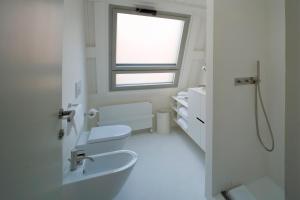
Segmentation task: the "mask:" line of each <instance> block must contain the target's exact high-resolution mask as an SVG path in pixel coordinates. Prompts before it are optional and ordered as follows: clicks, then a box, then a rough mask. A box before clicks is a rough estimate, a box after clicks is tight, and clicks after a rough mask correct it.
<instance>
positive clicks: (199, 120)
mask: <svg viewBox="0 0 300 200" xmlns="http://www.w3.org/2000/svg"><path fill="white" fill-rule="evenodd" d="M196 119H197V120H199V121H200V122H201V123H202V124H205V122H204V121H203V120H201V119H200V118H199V117H196Z"/></svg>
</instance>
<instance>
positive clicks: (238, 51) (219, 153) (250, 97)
mask: <svg viewBox="0 0 300 200" xmlns="http://www.w3.org/2000/svg"><path fill="white" fill-rule="evenodd" d="M209 6H210V7H209V8H208V9H213V11H209V12H208V13H209V14H213V28H211V30H213V38H212V40H213V41H212V42H213V47H210V49H213V55H211V56H210V57H209V59H211V60H209V61H208V64H209V65H208V70H209V74H211V75H210V78H213V81H212V82H211V81H209V84H210V85H209V88H212V89H213V93H212V94H211V95H209V97H210V98H212V96H213V99H208V101H213V104H212V106H210V107H209V110H208V112H213V113H212V114H210V115H212V119H213V122H212V125H211V126H212V127H208V130H209V131H208V132H207V134H208V143H209V146H210V147H209V148H210V149H211V151H212V155H208V158H207V160H208V162H211V163H208V165H211V170H212V171H211V173H210V177H211V180H208V181H207V182H208V183H210V182H211V187H212V188H211V192H212V193H213V194H217V193H219V192H220V191H222V190H224V189H228V188H231V187H233V186H235V185H238V184H242V183H246V182H248V181H251V180H254V179H256V178H258V177H261V176H264V175H266V170H267V162H266V154H265V152H264V150H263V149H262V147H261V146H260V144H259V142H258V140H257V137H256V130H255V121H254V119H255V118H254V86H253V85H252V86H239V87H236V86H234V78H236V77H247V76H255V75H256V61H257V59H259V60H261V62H262V66H264V65H265V64H266V63H268V56H267V53H266V52H267V50H268V47H267V44H268V43H267V39H268V35H267V32H268V29H267V27H266V15H265V12H266V3H265V1H262V0H227V1H223V0H214V3H211V4H209ZM209 18H211V16H210V17H209ZM209 43H211V42H209ZM211 68H213V70H212V69H211ZM209 192H210V191H209Z"/></svg>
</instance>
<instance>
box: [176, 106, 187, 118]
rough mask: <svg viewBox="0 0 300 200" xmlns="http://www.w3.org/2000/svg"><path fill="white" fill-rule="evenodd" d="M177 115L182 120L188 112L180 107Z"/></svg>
mask: <svg viewBox="0 0 300 200" xmlns="http://www.w3.org/2000/svg"><path fill="white" fill-rule="evenodd" d="M178 113H179V115H180V116H182V117H183V118H184V119H187V118H188V115H189V114H188V110H187V109H186V108H185V107H181V108H179V109H178Z"/></svg>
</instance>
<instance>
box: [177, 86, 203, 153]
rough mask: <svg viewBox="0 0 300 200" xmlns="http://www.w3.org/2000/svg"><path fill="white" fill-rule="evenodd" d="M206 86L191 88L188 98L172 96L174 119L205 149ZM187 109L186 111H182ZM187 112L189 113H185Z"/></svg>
mask: <svg viewBox="0 0 300 200" xmlns="http://www.w3.org/2000/svg"><path fill="white" fill-rule="evenodd" d="M205 95H206V94H205V88H189V89H188V95H187V99H186V98H180V97H176V96H174V97H172V102H173V103H172V105H171V107H172V109H173V111H174V118H173V120H174V121H175V123H176V124H177V125H178V126H179V127H181V128H182V130H184V131H185V132H186V133H187V134H188V135H189V136H190V137H191V138H192V139H193V140H194V141H195V142H196V143H197V144H198V145H199V146H200V148H201V149H202V150H203V151H205V143H206V138H205V132H206V131H205V122H206V115H205V113H206V111H205V109H206V103H205V101H206V100H205V99H206V97H205ZM181 111H186V112H181ZM185 113H187V114H185Z"/></svg>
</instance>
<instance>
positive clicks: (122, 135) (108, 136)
mask: <svg viewBox="0 0 300 200" xmlns="http://www.w3.org/2000/svg"><path fill="white" fill-rule="evenodd" d="M130 134H131V128H130V127H129V126H126V125H111V126H100V127H94V128H92V129H91V131H90V132H89V133H86V132H85V133H81V134H80V137H79V138H78V141H77V144H76V149H81V150H84V151H85V153H86V154H87V155H95V154H100V153H105V152H111V151H117V150H121V149H122V148H123V147H124V144H125V142H126V140H127V139H128V137H129V136H130Z"/></svg>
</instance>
